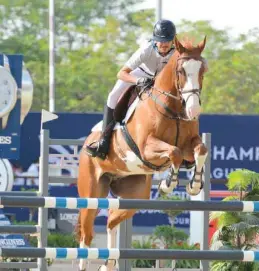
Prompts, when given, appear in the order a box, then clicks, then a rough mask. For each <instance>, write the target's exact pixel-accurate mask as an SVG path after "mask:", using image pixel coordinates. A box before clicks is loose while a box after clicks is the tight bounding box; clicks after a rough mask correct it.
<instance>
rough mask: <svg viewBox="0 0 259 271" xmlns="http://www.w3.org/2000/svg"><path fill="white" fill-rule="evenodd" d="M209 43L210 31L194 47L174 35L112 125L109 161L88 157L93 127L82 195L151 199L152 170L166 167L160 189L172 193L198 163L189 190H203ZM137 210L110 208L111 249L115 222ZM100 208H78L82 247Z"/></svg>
mask: <svg viewBox="0 0 259 271" xmlns="http://www.w3.org/2000/svg"><path fill="white" fill-rule="evenodd" d="M205 45H206V36H205V38H204V39H203V40H202V41H201V42H200V43H198V45H196V46H195V45H194V44H193V42H192V41H190V40H185V41H180V40H178V38H177V37H175V39H174V46H175V52H174V53H173V55H172V56H171V58H170V60H169V61H168V63H167V64H166V65H165V67H164V68H163V69H162V71H161V72H160V73H159V74H157V75H156V77H155V79H154V85H153V87H152V88H151V89H149V90H144V91H143V90H142V91H140V92H138V95H135V96H137V97H136V99H137V103H136V104H135V107H134V110H130V108H132V106H133V105H134V102H135V100H136V99H135V100H134V102H133V103H131V107H130V108H129V109H128V112H127V114H129V115H128V116H127V115H126V117H125V119H124V121H123V122H121V123H117V125H116V127H115V128H114V132H113V135H112V141H111V145H110V150H109V154H108V157H107V158H106V159H105V160H102V159H99V158H97V157H90V156H88V154H87V153H86V151H85V146H86V144H89V143H90V142H93V141H96V140H98V138H99V137H100V133H101V129H98V128H97V126H98V125H96V126H95V127H94V128H93V129H92V132H91V133H90V135H89V136H88V137H87V138H86V140H85V143H84V145H83V147H82V150H81V152H80V156H79V169H78V180H77V186H78V194H79V197H81V198H106V197H107V196H108V194H109V191H111V192H112V194H113V195H115V196H118V197H120V198H123V199H149V198H150V191H151V186H152V182H151V178H152V174H153V173H155V172H160V171H165V170H169V174H168V177H167V178H166V180H163V181H162V182H161V183H160V185H159V190H160V191H161V192H164V193H170V192H172V190H173V189H174V188H175V187H176V186H177V185H178V173H179V169H180V168H181V167H182V166H183V165H189V166H190V167H192V168H194V175H193V178H192V180H191V181H190V183H189V184H188V185H187V192H188V193H189V194H191V195H197V194H199V193H200V191H201V189H202V187H203V183H202V173H203V166H204V163H205V160H206V157H207V148H206V146H205V145H204V144H203V142H202V139H201V137H200V135H199V114H200V112H201V98H200V95H201V90H202V83H203V76H204V72H205V68H206V64H205V61H204V60H205V59H204V58H203V57H202V56H201V54H202V52H203V50H204V48H205ZM132 93H135V92H132ZM118 106H119V105H118ZM122 107H123V108H125V104H124V105H123V106H122ZM116 109H117V108H116ZM129 111H131V112H130V113H129ZM115 114H116V110H115ZM136 211H137V210H109V214H108V220H107V247H108V248H115V247H116V229H117V226H118V225H119V224H120V223H121V222H122V221H123V220H126V219H129V218H131V217H132V216H133V215H134V214H135V212H136ZM97 212H98V210H91V209H81V210H80V212H79V217H78V222H77V226H76V232H77V237H78V240H79V242H80V247H81V248H88V247H90V245H91V241H92V239H93V235H94V220H95V217H96V215H97ZM114 263H115V261H114V260H108V261H106V263H105V264H104V265H102V266H101V267H100V269H99V270H102V271H104V270H105V271H111V270H113V268H114ZM79 269H80V270H86V261H85V260H80V263H79Z"/></svg>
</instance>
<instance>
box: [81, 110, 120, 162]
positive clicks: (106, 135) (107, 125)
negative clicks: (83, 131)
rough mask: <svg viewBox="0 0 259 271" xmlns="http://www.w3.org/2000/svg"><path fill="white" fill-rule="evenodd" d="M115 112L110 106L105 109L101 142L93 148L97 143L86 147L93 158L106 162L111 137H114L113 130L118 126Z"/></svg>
mask: <svg viewBox="0 0 259 271" xmlns="http://www.w3.org/2000/svg"><path fill="white" fill-rule="evenodd" d="M113 112H114V109H111V108H110V107H108V106H106V107H105V110H104V116H103V127H102V135H101V138H100V140H99V142H97V143H96V144H95V146H93V144H94V143H95V142H93V143H91V144H90V145H88V146H86V151H87V153H88V154H89V155H90V156H92V157H96V156H97V157H99V158H101V159H103V160H104V159H105V157H106V155H107V154H108V152H109V147H110V142H111V136H112V132H113V128H114V126H115V124H116V121H115V120H114V117H113Z"/></svg>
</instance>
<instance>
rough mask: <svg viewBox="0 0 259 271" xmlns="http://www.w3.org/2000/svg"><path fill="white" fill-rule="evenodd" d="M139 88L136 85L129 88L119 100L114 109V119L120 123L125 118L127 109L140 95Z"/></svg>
mask: <svg viewBox="0 0 259 271" xmlns="http://www.w3.org/2000/svg"><path fill="white" fill-rule="evenodd" d="M140 92H141V90H140V88H139V87H137V86H136V85H133V86H130V87H129V88H128V89H127V90H126V91H125V92H124V93H123V94H122V95H121V96H120V98H119V100H118V103H117V105H116V107H115V109H114V119H115V121H116V122H119V123H121V122H122V121H123V119H124V118H125V116H126V114H127V111H128V109H129V107H130V106H131V105H132V103H133V102H134V101H135V99H136V98H137V97H138V96H139V95H140Z"/></svg>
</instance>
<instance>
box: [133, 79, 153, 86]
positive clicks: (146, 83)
mask: <svg viewBox="0 0 259 271" xmlns="http://www.w3.org/2000/svg"><path fill="white" fill-rule="evenodd" d="M136 85H137V86H138V87H141V88H150V87H152V85H153V79H152V78H148V77H140V78H138V80H137V83H136Z"/></svg>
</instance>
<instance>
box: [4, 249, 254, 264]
mask: <svg viewBox="0 0 259 271" xmlns="http://www.w3.org/2000/svg"><path fill="white" fill-rule="evenodd" d="M0 257H16V258H23V257H29V258H46V259H47V258H48V259H70V260H72V259H88V260H94V259H114V260H118V259H170V260H173V259H178V260H214V261H218V260H221V261H243V262H258V261H259V251H241V250H240V251H233V250H218V251H212V250H205V251H200V250H189V251H188V250H169V249H168V250H160V249H97V248H89V249H87V248H1V249H0Z"/></svg>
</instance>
